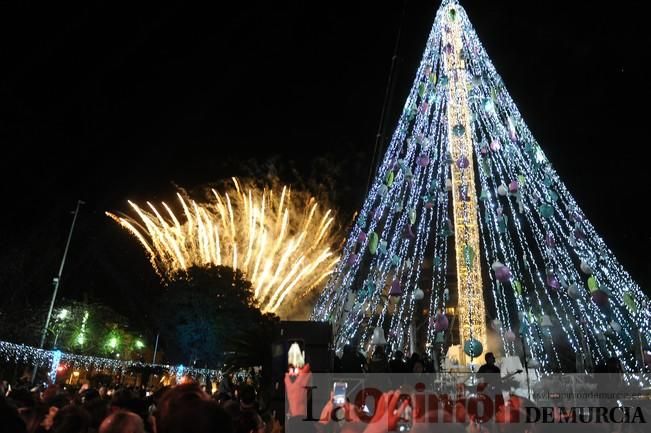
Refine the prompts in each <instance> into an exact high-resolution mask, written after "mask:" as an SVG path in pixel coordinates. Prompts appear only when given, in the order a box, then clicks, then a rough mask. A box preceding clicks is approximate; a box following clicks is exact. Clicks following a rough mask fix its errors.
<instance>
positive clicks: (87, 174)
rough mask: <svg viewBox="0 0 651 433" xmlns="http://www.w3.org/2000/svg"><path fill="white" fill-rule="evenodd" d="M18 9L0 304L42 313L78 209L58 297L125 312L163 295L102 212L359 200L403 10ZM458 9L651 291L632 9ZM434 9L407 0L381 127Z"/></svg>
mask: <svg viewBox="0 0 651 433" xmlns="http://www.w3.org/2000/svg"><path fill="white" fill-rule="evenodd" d="M15 3H16V4H15V5H13V6H11V5H9V6H8V5H4V6H3V10H2V11H0V15H1V16H2V18H1V20H2V23H1V24H2V25H0V28H2V30H1V31H2V43H1V46H2V51H1V53H2V54H1V56H2V68H1V69H0V107H1V113H0V140H1V141H0V143H2V149H3V151H2V156H1V159H0V160H1V161H2V177H3V181H2V198H3V207H2V213H1V214H2V215H1V217H0V244H1V245H2V248H0V292H1V293H3V296H5V294H8V293H20V294H19V295H18V296H19V297H23V298H24V300H25V302H29V303H32V304H34V303H39V302H43V301H44V300H45V299H46V297H47V296H48V294H49V292H50V288H51V284H50V282H51V279H52V277H53V276H54V275H55V274H56V272H57V269H58V265H59V261H60V258H61V254H62V252H63V247H64V244H65V238H66V236H67V232H68V228H69V225H70V222H71V214H70V211H71V210H73V209H74V206H75V203H76V201H77V199H83V200H85V201H86V203H87V204H86V206H84V207H83V208H82V212H81V214H80V218H79V225H78V227H77V230H76V231H75V234H74V238H73V243H72V246H71V251H70V256H69V262H68V264H67V265H66V269H65V271H64V278H63V283H62V286H61V296H63V297H69V298H74V297H83V296H87V297H89V298H93V299H100V300H103V301H105V302H109V303H111V304H112V305H113V306H115V307H116V308H117V309H119V310H120V311H121V312H123V313H125V314H128V315H133V314H134V313H135V312H136V311H137V310H138V309H139V308H140V306H141V305H142V304H140V303H142V302H147V301H146V296H144V295H146V294H154V293H157V291H158V290H160V286H159V283H158V280H157V278H156V277H155V276H154V275H153V272H152V271H151V270H150V269H149V267H148V265H147V261H146V258H145V257H144V254H143V252H142V250H141V249H140V247H139V246H138V245H137V244H136V242H135V240H133V239H132V238H130V237H129V236H128V235H127V234H126V233H124V232H123V231H121V230H120V229H119V228H118V227H117V226H116V225H115V224H114V223H113V222H112V221H110V220H109V219H108V218H107V217H105V216H104V211H105V210H127V204H126V199H127V198H130V199H133V200H136V201H138V200H139V201H144V200H152V201H160V200H170V198H171V197H172V196H173V194H174V193H175V188H174V185H175V184H176V185H180V186H183V187H187V188H196V187H200V186H201V185H204V184H206V183H209V182H218V181H220V180H222V179H225V178H228V177H230V176H232V175H252V174H253V175H256V174H259V173H264V172H266V171H267V170H268V167H269V166H271V165H273V166H274V167H275V170H276V172H277V174H278V176H279V177H280V178H281V180H283V181H285V182H290V183H293V184H298V183H303V184H306V185H308V186H311V185H315V184H322V185H323V188H325V189H326V190H327V191H328V192H329V195H330V200H331V201H332V202H333V204H334V205H336V206H337V207H339V208H340V213H341V215H342V223H343V224H345V223H346V222H347V221H348V219H349V218H350V216H351V215H352V213H353V212H354V211H355V210H356V209H357V207H359V206H360V205H361V203H362V200H363V197H364V195H365V192H366V182H367V176H368V171H369V164H370V161H371V154H372V149H373V145H374V141H375V134H376V131H377V128H378V122H379V118H380V111H381V108H382V103H383V97H384V92H385V85H386V81H387V77H388V72H389V67H390V63H391V56H392V51H393V46H394V43H395V39H396V33H397V29H398V27H399V21H400V15H401V13H400V12H401V8H402V1H401V0H396V1H391V2H388V1H387V2H379V1H363V2H355V1H350V0H348V1H329V2H309V1H299V0H294V1H291V2H271V1H264V2H250V1H249V2H210V4H212V6H201V7H199V6H191V5H189V4H186V3H189V2H179V3H178V4H176V5H171V6H160V5H158V6H145V5H141V4H139V3H140V2H129V4H128V6H126V4H125V5H120V4H117V3H116V2H109V1H105V2H92V3H93V4H90V3H91V2H88V3H89V4H80V5H76V6H71V5H69V4H66V3H67V2H64V3H61V2H49V3H46V4H44V5H38V6H36V5H35V4H32V3H30V2H15ZM80 3H81V2H80ZM206 3H208V2H206ZM227 4H228V5H227ZM461 4H462V5H463V6H464V7H465V8H466V10H467V12H468V14H469V16H470V19H471V21H472V22H473V23H474V25H475V29H476V31H477V33H478V34H479V37H480V39H481V40H482V41H483V43H484V46H485V47H486V49H487V51H488V54H489V56H491V58H492V60H493V63H494V64H495V66H496V68H497V70H498V72H499V73H500V74H501V75H502V77H503V79H504V82H505V83H506V87H507V89H508V91H509V92H510V94H511V95H512V97H513V98H514V100H515V101H516V103H517V104H518V106H519V108H520V111H521V112H522V114H523V116H524V119H525V121H526V122H527V124H528V126H529V128H530V129H531V130H532V131H533V134H534V136H535V137H536V138H537V139H538V141H539V143H540V144H541V146H542V147H543V149H544V150H545V152H546V153H547V155H548V157H549V159H550V160H551V162H552V164H553V165H554V167H555V168H556V169H557V171H558V172H559V174H560V176H561V178H562V179H563V180H564V182H565V183H566V185H567V186H568V188H569V190H570V191H571V192H572V193H573V195H574V197H575V198H576V200H577V202H578V203H579V205H580V206H582V208H583V209H584V211H585V212H586V214H587V216H588V218H589V219H590V220H591V221H592V222H593V224H594V225H595V226H596V228H597V231H598V232H600V233H601V234H602V236H603V237H604V239H605V241H606V243H607V244H608V245H609V246H610V248H611V249H612V250H613V251H614V252H615V254H616V255H617V256H618V258H619V259H620V261H621V262H622V263H623V265H624V267H625V268H626V269H627V270H629V272H630V273H631V274H632V275H633V277H634V279H636V280H637V281H638V282H639V283H640V284H641V285H642V286H643V287H644V288H645V290H646V291H647V293H648V292H650V291H651V290H649V288H651V269H650V267H649V264H650V263H651V252H650V250H651V228H650V224H649V220H650V218H649V217H648V216H647V211H646V210H644V209H643V208H642V207H643V206H646V200H647V199H648V197H649V190H650V186H651V182H650V181H649V174H648V173H649V170H650V168H649V158H648V157H647V154H648V153H649V152H648V150H647V149H648V146H649V143H648V133H647V131H648V128H647V126H648V123H649V120H648V111H649V110H648V108H647V107H648V101H649V100H650V96H651V95H650V91H649V86H648V80H649V78H648V72H647V71H648V70H647V67H646V64H647V63H648V62H649V60H650V59H649V46H651V37H650V36H649V32H648V22H647V19H646V18H647V15H646V13H645V11H643V10H642V6H641V5H642V4H643V2H626V1H622V2H618V3H617V10H615V9H613V8H612V7H607V8H606V7H601V6H599V4H598V3H596V2H589V3H587V2H586V3H584V2H563V3H562V6H558V5H555V4H553V2H523V1H513V2H511V1H508V2H507V1H486V0H475V1H470V0H468V1H462V2H461ZM438 5H439V2H438V1H431V0H430V1H419V0H407V9H406V16H405V20H404V27H403V37H402V43H401V47H400V52H399V56H400V58H399V62H398V65H397V73H396V76H395V80H396V87H395V97H394V99H393V101H392V104H391V105H390V107H389V118H388V123H387V130H388V131H391V130H392V129H393V126H394V125H395V122H396V119H397V117H398V115H399V114H400V112H401V109H402V106H403V104H404V99H405V97H406V95H407V92H408V90H409V88H410V86H411V83H412V80H413V78H414V74H415V71H416V68H417V65H418V63H419V61H420V57H421V54H422V51H423V49H424V46H425V42H426V40H427V36H428V34H429V31H430V27H431V25H432V22H433V19H434V15H435V12H436V9H437V7H438ZM134 294H143V296H137V297H136V296H134ZM134 298H137V299H134Z"/></svg>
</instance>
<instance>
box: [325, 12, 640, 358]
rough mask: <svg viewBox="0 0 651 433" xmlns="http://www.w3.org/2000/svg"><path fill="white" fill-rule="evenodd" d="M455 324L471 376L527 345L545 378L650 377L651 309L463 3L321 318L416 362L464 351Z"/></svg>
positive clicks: (449, 22) (424, 64)
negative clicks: (435, 351)
mask: <svg viewBox="0 0 651 433" xmlns="http://www.w3.org/2000/svg"><path fill="white" fill-rule="evenodd" d="M449 275H450V276H453V277H452V278H448V276H449ZM446 312H449V313H451V315H452V314H453V316H454V320H456V321H457V322H456V323H457V324H458V331H457V334H458V337H457V338H458V343H460V346H461V347H463V351H464V352H465V356H464V355H462V359H461V361H462V363H463V362H466V361H468V358H466V357H469V358H473V357H477V356H479V355H480V354H481V353H482V351H485V350H487V349H490V350H495V351H498V350H499V351H502V352H503V353H504V354H505V355H515V354H518V353H520V351H521V348H522V347H523V346H524V347H526V350H527V356H528V357H529V358H530V359H533V360H535V361H536V363H538V364H539V365H540V367H541V369H542V370H543V371H558V370H562V371H567V370H570V369H571V367H570V368H568V363H567V362H566V361H565V360H566V358H567V355H568V354H570V355H572V357H573V356H574V355H578V356H579V358H580V359H582V360H583V362H582V364H581V365H580V367H579V370H580V369H582V368H590V366H591V365H592V366H594V365H595V364H596V363H599V362H602V361H604V360H605V359H606V358H608V357H611V356H616V357H618V358H619V359H620V360H621V361H622V364H623V366H624V368H625V369H626V370H628V371H639V370H641V369H642V366H643V362H644V356H645V354H646V352H645V351H648V350H649V345H650V341H649V339H650V338H651V336H650V335H649V329H650V327H649V324H650V319H651V311H650V310H649V306H648V298H647V297H646V296H645V294H644V292H643V291H642V290H641V289H640V287H639V286H638V285H637V284H636V283H635V282H634V281H633V280H632V279H631V277H630V276H629V274H628V273H626V271H625V270H624V269H623V268H622V266H621V265H620V264H619V262H618V261H617V260H616V258H615V257H614V256H613V254H612V252H611V251H610V250H609V249H608V247H607V246H606V245H605V243H604V241H603V240H602V239H601V237H600V236H599V235H598V234H597V233H596V232H595V230H594V228H593V226H592V225H591V223H590V222H589V221H588V219H587V218H586V216H585V215H584V213H583V212H582V211H581V209H580V208H579V206H578V205H577V203H576V202H575V200H574V198H573V197H572V196H571V195H570V194H569V192H568V191H567V189H566V188H565V186H564V184H563V183H562V182H561V180H560V179H559V177H558V175H557V174H556V172H555V171H554V169H553V168H552V166H551V165H550V163H549V161H548V160H547V158H546V156H545V154H544V153H543V151H542V149H541V148H540V146H539V145H538V143H537V142H536V140H535V139H534V137H533V136H532V134H531V132H530V131H529V129H528V128H527V126H526V125H525V123H524V120H523V119H522V116H521V115H520V113H519V111H518V109H517V107H516V105H515V103H514V102H513V100H512V99H511V97H510V95H509V94H508V93H507V91H506V89H505V86H504V83H503V82H502V80H501V78H500V76H499V75H498V74H497V72H496V71H495V68H494V66H493V64H492V63H491V61H490V59H489V58H488V55H487V54H486V52H485V50H484V48H483V47H482V45H481V43H480V41H479V39H478V37H477V35H476V33H475V31H474V29H473V27H472V25H471V24H470V21H469V20H468V17H467V15H466V13H465V11H464V10H463V8H462V7H461V6H460V5H459V4H458V3H457V2H456V1H454V0H444V1H443V3H442V5H441V7H440V8H439V10H438V12H437V14H436V18H435V20H434V25H433V28H432V31H431V33H430V36H429V39H428V41H427V46H426V49H425V53H424V55H423V58H422V61H421V63H420V66H419V68H418V71H417V73H416V79H415V81H414V84H413V86H412V89H411V92H410V94H409V97H408V98H407V101H406V103H405V106H404V110H403V112H402V115H401V116H400V119H399V121H398V125H397V127H396V129H395V131H394V133H393V136H392V138H391V141H390V143H389V146H388V148H387V150H386V153H385V154H384V157H383V159H382V163H381V165H380V167H379V169H378V172H377V174H376V177H375V179H374V182H373V184H372V186H371V189H370V191H369V193H368V195H367V197H366V200H365V202H364V204H363V206H362V208H361V210H360V211H359V214H358V216H357V219H356V222H355V225H354V226H353V228H352V230H351V232H350V234H349V237H348V238H347V241H346V244H345V247H344V251H343V255H342V258H341V261H340V262H339V264H338V267H337V269H336V271H335V272H334V273H333V275H332V277H331V279H330V281H329V282H328V284H327V286H326V288H325V289H324V291H323V294H322V296H321V297H320V299H319V301H318V302H317V304H316V306H315V308H314V311H313V315H312V318H313V319H314V320H329V321H331V322H332V323H333V324H334V326H335V331H336V348H337V349H340V348H341V347H342V346H343V345H345V344H347V343H352V342H354V343H357V344H360V345H362V346H365V347H366V348H367V349H369V348H370V347H369V346H370V345H371V340H372V336H373V335H374V330H375V329H376V328H378V327H379V328H382V329H383V330H384V331H385V332H386V335H387V337H386V340H387V343H388V344H389V345H390V346H391V348H392V349H393V350H398V349H400V350H407V351H409V350H410V348H411V349H412V350H413V349H414V348H420V350H424V349H429V348H437V347H446V345H445V344H443V345H440V344H439V345H437V344H436V343H437V342H439V343H440V342H446V341H447V342H449V341H450V340H449V338H448V337H446V331H448V332H449V330H448V327H451V324H452V320H451V317H446V315H445V314H446ZM451 315H450V316H451ZM419 323H422V325H418V324H419ZM489 323H490V324H491V325H492V326H491V327H488V326H487V324H489ZM419 329H420V330H419ZM489 331H490V332H491V333H492V334H493V335H494V336H495V337H496V338H495V339H492V338H491V339H489V338H488V332H489ZM489 340H490V343H489ZM521 343H524V344H523V345H522V344H521ZM493 346H499V347H493ZM575 365H576V364H574V363H572V367H574V366H575Z"/></svg>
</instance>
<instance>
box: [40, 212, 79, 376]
mask: <svg viewBox="0 0 651 433" xmlns="http://www.w3.org/2000/svg"><path fill="white" fill-rule="evenodd" d="M82 204H85V202H83V201H82V200H77V208H76V209H75V216H74V217H73V218H72V225H71V226H70V233H68V240H67V241H66V248H65V249H64V250H63V258H62V259H61V266H60V267H59V273H58V275H57V276H56V277H54V279H53V283H54V291H53V292H52V300H51V301H50V309H49V310H48V312H47V318H46V319H45V326H43V333H42V334H41V344H40V345H39V348H41V349H43V347H44V346H45V337H46V336H47V328H48V326H50V319H51V318H52V309H53V308H54V302H55V301H56V298H57V292H58V291H59V284H60V283H61V274H62V273H63V267H64V265H65V264H66V257H67V256H68V248H70V240H71V239H72V232H73V230H74V229H75V223H76V222H77V215H78V214H79V208H80V207H81V205H82ZM36 370H37V366H36V365H35V366H34V372H33V374H32V383H33V382H34V379H35V378H36Z"/></svg>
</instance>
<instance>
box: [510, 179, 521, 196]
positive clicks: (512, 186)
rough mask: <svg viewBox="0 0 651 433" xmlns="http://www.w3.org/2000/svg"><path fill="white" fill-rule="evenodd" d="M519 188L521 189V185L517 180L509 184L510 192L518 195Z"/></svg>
mask: <svg viewBox="0 0 651 433" xmlns="http://www.w3.org/2000/svg"><path fill="white" fill-rule="evenodd" d="M518 188H520V184H519V183H518V181H517V180H512V181H511V183H509V192H511V193H516V192H518Z"/></svg>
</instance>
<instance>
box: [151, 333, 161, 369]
mask: <svg viewBox="0 0 651 433" xmlns="http://www.w3.org/2000/svg"><path fill="white" fill-rule="evenodd" d="M159 336H160V333H158V334H156V345H154V359H152V361H151V363H152V364H156V352H158V337H159Z"/></svg>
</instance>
